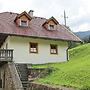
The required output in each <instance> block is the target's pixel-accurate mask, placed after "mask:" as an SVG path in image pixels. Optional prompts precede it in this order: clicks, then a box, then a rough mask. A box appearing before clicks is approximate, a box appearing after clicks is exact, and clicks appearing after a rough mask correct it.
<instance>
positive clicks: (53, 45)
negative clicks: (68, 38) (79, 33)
mask: <svg viewBox="0 0 90 90" xmlns="http://www.w3.org/2000/svg"><path fill="white" fill-rule="evenodd" d="M51 47H55V51H56V53H54V52H52V51H51V50H52V48H51ZM53 49H54V48H53ZM50 54H55V55H57V54H58V45H56V44H50Z"/></svg>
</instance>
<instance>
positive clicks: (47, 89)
mask: <svg viewBox="0 0 90 90" xmlns="http://www.w3.org/2000/svg"><path fill="white" fill-rule="evenodd" d="M28 90H62V89H60V88H54V87H51V86H47V85H42V84H36V83H29V88H28Z"/></svg>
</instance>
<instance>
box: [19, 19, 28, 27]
mask: <svg viewBox="0 0 90 90" xmlns="http://www.w3.org/2000/svg"><path fill="white" fill-rule="evenodd" d="M22 21H23V22H26V25H22ZM20 26H21V27H28V20H23V19H20Z"/></svg>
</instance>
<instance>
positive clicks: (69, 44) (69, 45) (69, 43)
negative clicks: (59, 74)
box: [66, 41, 71, 61]
mask: <svg viewBox="0 0 90 90" xmlns="http://www.w3.org/2000/svg"><path fill="white" fill-rule="evenodd" d="M67 43H68V48H67V50H66V54H67V61H69V52H68V50H69V49H70V47H71V41H68V42H67Z"/></svg>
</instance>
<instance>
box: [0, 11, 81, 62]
mask: <svg viewBox="0 0 90 90" xmlns="http://www.w3.org/2000/svg"><path fill="white" fill-rule="evenodd" d="M69 41H76V42H80V41H81V40H80V39H79V38H78V37H77V36H76V35H74V34H73V33H72V32H71V31H70V30H68V29H67V28H66V27H65V26H63V25H61V24H59V22H58V21H57V20H56V19H55V18H54V17H51V18H49V19H46V18H42V17H36V16H33V11H32V10H30V12H29V13H27V12H25V11H24V12H22V13H21V14H17V13H12V12H3V13H0V48H1V49H0V59H1V60H3V58H4V57H7V58H8V59H9V60H10V59H11V60H12V59H13V61H14V62H15V63H25V64H42V63H52V62H63V61H67V57H68V55H67V49H68V42H69Z"/></svg>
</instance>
